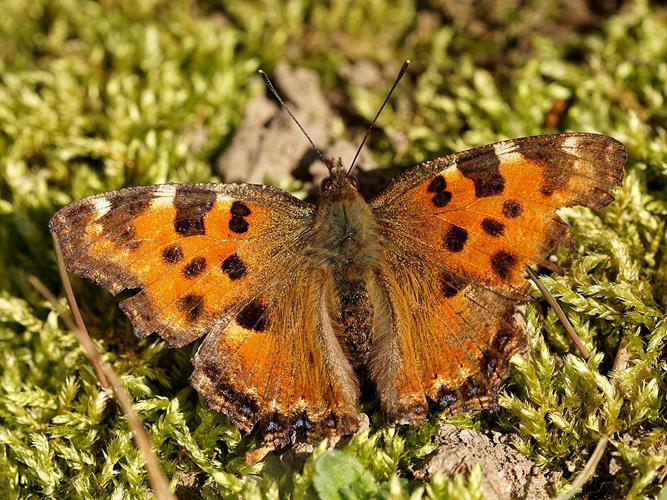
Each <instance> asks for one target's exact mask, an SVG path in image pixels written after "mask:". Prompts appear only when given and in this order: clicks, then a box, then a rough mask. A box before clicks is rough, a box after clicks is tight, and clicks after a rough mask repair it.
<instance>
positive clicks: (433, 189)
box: [426, 175, 447, 193]
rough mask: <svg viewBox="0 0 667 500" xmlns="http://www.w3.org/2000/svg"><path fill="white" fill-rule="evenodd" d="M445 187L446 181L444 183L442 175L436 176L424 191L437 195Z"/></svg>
mask: <svg viewBox="0 0 667 500" xmlns="http://www.w3.org/2000/svg"><path fill="white" fill-rule="evenodd" d="M446 187H447V181H445V178H444V177H443V176H442V175H438V176H437V177H436V178H435V179H433V180H432V181H431V183H430V184H429V185H428V187H427V188H426V191H428V192H429V193H439V192H440V191H444V190H445V188H446Z"/></svg>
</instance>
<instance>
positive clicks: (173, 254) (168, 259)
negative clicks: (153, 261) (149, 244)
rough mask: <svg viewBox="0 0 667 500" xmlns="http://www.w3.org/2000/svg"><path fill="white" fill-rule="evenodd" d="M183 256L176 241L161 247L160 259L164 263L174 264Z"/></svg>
mask: <svg viewBox="0 0 667 500" xmlns="http://www.w3.org/2000/svg"><path fill="white" fill-rule="evenodd" d="M182 258H183V250H182V249H181V246H180V245H179V244H178V243H175V244H174V245H170V246H168V247H165V248H163V249H162V260H163V261H164V262H165V264H176V263H177V262H179V261H180V260H181V259H182Z"/></svg>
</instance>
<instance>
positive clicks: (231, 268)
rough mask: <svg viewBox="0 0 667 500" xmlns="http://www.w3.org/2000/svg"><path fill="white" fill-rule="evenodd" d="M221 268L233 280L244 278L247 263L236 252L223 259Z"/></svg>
mask: <svg viewBox="0 0 667 500" xmlns="http://www.w3.org/2000/svg"><path fill="white" fill-rule="evenodd" d="M221 269H222V272H223V273H225V274H227V276H229V279H230V280H232V281H234V280H237V279H240V278H243V277H244V276H245V274H246V272H247V269H246V265H245V263H244V262H243V261H242V260H241V258H240V257H239V256H238V255H236V254H235V253H233V254H231V255H230V256H229V257H227V258H226V259H225V260H223V261H222V265H221Z"/></svg>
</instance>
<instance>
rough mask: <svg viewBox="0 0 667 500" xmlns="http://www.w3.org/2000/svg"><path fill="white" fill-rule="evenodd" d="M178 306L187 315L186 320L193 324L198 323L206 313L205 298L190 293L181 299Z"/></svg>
mask: <svg viewBox="0 0 667 500" xmlns="http://www.w3.org/2000/svg"><path fill="white" fill-rule="evenodd" d="M177 306H178V309H179V310H180V311H181V312H182V313H183V314H185V318H186V319H187V320H188V321H189V322H191V323H192V322H194V321H197V319H199V317H200V316H201V314H202V313H203V312H204V297H202V296H201V295H199V294H196V293H190V294H188V295H184V296H183V297H181V298H180V299H179V300H178V302H177Z"/></svg>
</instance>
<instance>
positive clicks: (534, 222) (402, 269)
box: [50, 133, 626, 448]
mask: <svg viewBox="0 0 667 500" xmlns="http://www.w3.org/2000/svg"><path fill="white" fill-rule="evenodd" d="M625 158H626V155H625V150H624V148H623V146H622V145H621V144H620V143H619V142H617V141H615V140H613V139H611V138H609V137H605V136H601V135H596V134H587V133H569V134H560V135H552V136H535V137H527V138H521V139H514V140H510V141H504V142H501V143H497V144H494V145H488V146H482V147H479V148H475V149H472V150H469V151H464V152H461V153H455V154H452V155H448V156H445V157H442V158H438V159H435V160H432V161H430V162H426V163H424V164H422V165H419V166H417V167H414V168H412V169H410V170H408V171H406V172H405V173H404V174H403V175H401V176H400V177H398V178H397V179H396V180H395V181H394V182H393V183H392V184H391V185H390V186H388V187H387V188H386V189H385V190H384V191H383V192H382V193H381V194H380V195H378V196H377V197H375V198H373V199H371V200H369V201H366V200H365V199H364V198H363V197H362V196H361V195H360V193H359V191H358V189H357V186H356V181H355V180H354V179H353V177H351V176H348V175H347V173H346V172H345V171H344V170H343V169H342V166H340V164H339V165H337V166H336V167H334V168H332V169H331V173H330V177H329V178H327V179H326V180H325V181H324V182H323V185H322V190H321V195H320V198H319V199H318V201H317V204H316V205H311V204H308V203H304V202H302V201H300V200H297V199H296V198H294V197H292V196H291V195H289V194H287V193H285V192H282V191H280V190H278V189H275V188H270V187H267V186H257V185H231V184H184V185H174V184H168V185H160V186H144V187H138V188H127V189H123V190H120V191H116V192H113V193H107V194H102V195H96V196H93V197H89V198H85V199H83V200H80V201H78V202H76V203H73V204H72V205H70V206H68V207H65V208H63V209H62V210H60V211H59V212H58V213H57V214H56V215H55V216H54V217H53V219H52V221H51V223H50V228H51V230H52V231H53V232H54V233H55V234H56V236H57V237H58V240H59V241H60V244H61V246H62V249H63V254H64V257H65V261H66V264H67V267H68V270H70V271H72V272H75V273H77V274H79V275H81V276H84V277H87V278H90V279H93V280H95V281H96V282H97V283H99V284H100V285H102V286H104V287H106V288H107V289H109V290H110V291H111V292H112V293H118V292H119V291H121V290H123V289H127V288H133V289H139V292H138V293H137V294H136V295H134V296H133V297H130V298H129V299H126V300H124V301H122V302H121V304H120V306H121V309H122V310H123V311H124V312H125V313H126V314H127V315H128V317H129V318H130V320H131V322H132V325H133V328H134V331H135V333H136V334H137V335H138V336H139V337H145V336H147V335H149V334H151V333H153V332H155V333H157V334H158V335H160V336H161V337H162V338H164V339H165V340H166V341H167V342H169V344H170V345H171V346H173V347H179V346H182V345H185V344H187V343H189V342H192V341H194V340H196V339H197V338H200V337H204V340H203V342H202V343H201V345H200V347H199V349H198V351H197V354H196V356H195V357H194V359H193V365H194V371H193V374H192V378H191V381H192V384H193V385H194V387H195V388H196V389H197V390H198V391H199V392H200V393H201V394H202V395H203V396H204V397H205V399H206V401H207V403H208V404H209V406H210V407H212V408H214V409H216V410H218V411H221V412H223V413H224V414H226V415H227V416H228V417H229V418H230V419H231V420H232V422H233V423H234V424H235V425H237V426H238V427H239V428H240V429H242V430H245V431H249V430H250V429H252V428H253V427H254V426H256V425H258V426H259V427H261V429H262V430H263V432H264V435H265V439H266V441H267V442H268V443H270V444H271V446H274V447H276V448H280V447H284V446H286V445H289V444H290V443H294V442H298V441H311V442H312V441H316V440H318V439H320V438H321V437H323V436H332V437H334V436H340V435H343V434H349V433H352V432H354V431H355V430H356V429H357V428H358V425H359V419H360V417H361V412H360V408H359V401H358V399H359V382H358V377H357V373H356V372H355V371H358V370H363V371H364V372H365V373H367V374H368V377H369V378H370V380H371V381H372V382H373V384H374V386H375V388H376V391H377V394H378V396H379V400H380V402H381V405H382V407H383V409H384V411H385V413H386V415H387V417H388V420H389V421H390V422H393V423H409V424H416V423H419V422H422V421H423V420H424V419H425V418H426V415H427V413H428V409H429V407H436V408H440V409H444V410H446V411H449V412H456V411H463V410H478V409H488V408H493V407H494V406H495V395H496V392H497V390H498V388H499V387H500V385H501V383H502V381H503V380H504V379H505V378H506V377H507V375H508V373H509V360H510V358H511V357H512V356H513V355H514V354H516V353H519V352H522V351H524V349H525V346H526V336H525V333H524V331H523V329H522V328H521V327H520V326H519V325H518V324H517V322H516V319H515V312H516V311H515V306H516V303H517V301H519V300H522V299H525V298H526V297H527V296H528V295H527V292H528V290H529V283H528V282H527V281H526V279H525V278H524V276H523V268H524V266H526V265H530V264H533V263H544V264H545V265H548V262H547V261H546V258H547V256H548V254H549V253H550V252H551V251H552V249H553V248H554V247H555V246H556V245H557V244H566V245H567V244H569V242H570V238H569V233H568V230H567V225H566V224H565V223H564V222H562V221H561V220H560V219H559V218H558V217H557V215H556V210H557V209H558V208H559V207H563V206H571V205H583V206H588V207H591V208H600V207H602V206H605V205H606V204H608V203H609V202H610V201H611V200H612V199H613V197H612V196H611V194H610V191H611V190H612V189H613V188H614V187H615V186H616V185H618V184H619V183H620V182H621V178H622V171H623V165H624V162H625Z"/></svg>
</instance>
